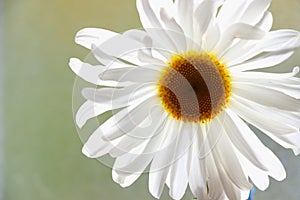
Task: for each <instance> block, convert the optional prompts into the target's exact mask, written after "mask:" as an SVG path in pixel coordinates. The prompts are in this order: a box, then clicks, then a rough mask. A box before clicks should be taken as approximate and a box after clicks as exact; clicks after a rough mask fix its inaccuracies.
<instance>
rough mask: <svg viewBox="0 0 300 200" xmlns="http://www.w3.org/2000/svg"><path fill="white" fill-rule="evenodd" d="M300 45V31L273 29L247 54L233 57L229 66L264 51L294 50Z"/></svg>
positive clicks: (284, 51) (283, 51)
mask: <svg viewBox="0 0 300 200" xmlns="http://www.w3.org/2000/svg"><path fill="white" fill-rule="evenodd" d="M299 46H300V32H298V31H295V30H289V29H286V30H284V29H283V30H277V31H271V32H269V33H267V34H266V36H265V37H264V38H263V39H262V40H259V41H258V42H257V44H256V46H255V47H254V48H252V50H251V51H249V52H248V53H246V54H242V55H240V56H237V57H236V59H232V60H231V61H230V62H229V63H227V65H228V66H234V65H237V64H240V63H242V62H245V61H247V60H249V59H251V58H253V57H255V56H257V55H259V54H261V53H263V52H274V53H279V52H282V53H286V52H287V51H293V50H295V49H296V48H297V47H299Z"/></svg>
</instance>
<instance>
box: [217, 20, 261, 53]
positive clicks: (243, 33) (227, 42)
mask: <svg viewBox="0 0 300 200" xmlns="http://www.w3.org/2000/svg"><path fill="white" fill-rule="evenodd" d="M264 36H265V32H264V31H262V30H260V29H259V28H257V27H255V26H251V25H248V24H244V23H236V24H233V25H231V26H230V27H228V28H227V29H226V30H225V31H224V33H223V35H222V38H221V39H220V41H219V43H218V45H217V46H216V50H215V53H216V54H217V55H219V56H221V55H222V54H224V53H225V50H227V49H228V48H229V47H230V46H231V45H232V43H233V41H234V39H236V38H239V39H242V40H258V39H261V38H263V37H264Z"/></svg>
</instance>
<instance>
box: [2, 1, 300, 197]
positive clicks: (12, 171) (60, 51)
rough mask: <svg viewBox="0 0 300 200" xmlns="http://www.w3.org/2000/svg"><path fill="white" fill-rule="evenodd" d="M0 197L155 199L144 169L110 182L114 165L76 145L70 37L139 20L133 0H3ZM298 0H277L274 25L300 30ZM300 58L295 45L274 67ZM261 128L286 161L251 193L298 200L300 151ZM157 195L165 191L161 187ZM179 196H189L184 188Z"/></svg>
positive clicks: (80, 51)
mask: <svg viewBox="0 0 300 200" xmlns="http://www.w3.org/2000/svg"><path fill="white" fill-rule="evenodd" d="M2 10H3V13H1V16H4V26H3V27H2V28H3V32H4V43H3V44H2V48H3V51H4V64H5V65H4V69H3V71H4V74H3V75H2V77H4V105H3V108H4V109H3V111H4V115H3V116H4V128H5V135H4V145H3V147H2V148H3V150H2V151H3V152H4V172H3V174H4V194H3V195H4V198H3V199H4V200H56V199H57V200H82V199H89V200H106V199H111V200H116V199H143V200H144V199H147V200H150V199H154V198H153V197H152V196H151V195H150V193H149V192H148V186H147V184H148V177H147V174H146V175H143V176H142V177H141V178H139V179H138V181H136V182H135V183H134V184H133V185H132V186H131V187H129V188H125V189H122V188H121V187H120V186H119V185H117V184H116V183H114V182H113V180H112V178H111V169H110V168H108V167H106V166H104V165H102V164H101V163H99V162H98V161H97V160H94V159H88V158H86V157H85V156H84V155H83V154H82V153H81V147H82V143H81V141H80V139H79V137H78V135H77V132H76V128H75V124H74V122H73V113H72V89H73V83H74V79H75V75H74V74H73V72H72V71H71V70H70V69H69V67H68V60H69V58H71V57H78V58H82V59H84V58H85V56H86V55H87V54H88V51H87V50H85V49H84V48H82V47H80V46H78V45H76V44H75V43H74V40H73V38H74V36H75V34H76V32H77V31H78V30H80V29H81V28H84V27H101V28H106V29H110V30H113V31H116V32H123V31H125V30H127V29H131V28H140V27H141V25H140V22H139V18H138V14H137V10H136V8H135V0H109V1H108V0H106V1H105V0H84V1H83V0H63V1H62V0H4V1H3V8H2ZM299 10H300V1H299V0H286V1H283V0H274V1H273V4H272V6H271V11H272V12H273V16H274V19H275V21H274V28H275V29H277V28H293V29H297V30H300V23H299V20H300V12H299ZM297 65H300V51H299V50H298V51H297V52H296V53H295V55H294V56H293V57H292V58H291V59H290V60H289V61H287V62H284V63H283V64H282V65H280V66H279V67H277V68H275V69H274V70H276V71H290V70H291V69H292V67H294V66H297ZM258 135H259V136H260V137H261V138H262V139H263V140H264V141H265V143H266V144H267V145H268V146H269V147H270V148H271V149H273V150H274V151H275V153H276V154H277V155H278V156H279V157H280V159H281V161H282V162H283V164H284V165H285V166H286V170H287V179H286V180H285V181H284V182H277V181H273V180H272V181H271V185H270V187H269V189H267V191H265V192H259V191H257V192H256V194H255V198H254V199H255V200H273V199H286V198H288V199H289V200H299V199H300V192H299V189H298V187H299V186H300V173H299V169H300V158H299V157H295V156H294V155H293V153H292V152H291V151H289V150H286V149H284V148H282V147H280V146H278V145H276V144H275V143H274V142H271V141H270V140H269V139H268V138H266V137H264V136H261V135H262V134H261V133H259V132H258ZM161 199H170V197H169V196H168V189H167V188H165V190H164V194H163V196H162V198H161ZM184 199H187V200H190V199H192V195H191V194H190V192H187V193H186V195H185V197H184Z"/></svg>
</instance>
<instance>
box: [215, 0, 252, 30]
mask: <svg viewBox="0 0 300 200" xmlns="http://www.w3.org/2000/svg"><path fill="white" fill-rule="evenodd" d="M246 8H247V0H226V1H225V2H224V4H223V6H222V7H221V9H220V11H219V13H218V16H217V21H218V24H219V26H220V29H221V32H223V31H224V30H226V29H227V28H228V27H229V26H231V25H232V24H234V23H237V22H239V20H240V18H241V16H242V14H243V13H244V11H245V10H246Z"/></svg>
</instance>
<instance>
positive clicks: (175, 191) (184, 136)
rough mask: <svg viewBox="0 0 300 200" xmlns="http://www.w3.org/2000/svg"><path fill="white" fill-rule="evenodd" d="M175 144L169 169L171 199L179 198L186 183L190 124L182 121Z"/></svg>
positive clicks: (191, 130) (190, 136) (190, 140)
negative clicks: (172, 161)
mask: <svg viewBox="0 0 300 200" xmlns="http://www.w3.org/2000/svg"><path fill="white" fill-rule="evenodd" d="M179 134H180V135H179V137H178V141H177V145H176V152H175V155H174V158H173V160H174V161H175V162H174V163H173V165H172V167H171V169H170V173H169V175H170V192H169V194H170V196H171V197H172V198H173V199H181V198H182V197H183V195H184V193H185V190H186V187H187V185H188V172H189V167H188V166H189V164H188V162H189V154H190V149H191V145H192V139H193V138H194V137H193V135H194V133H193V129H192V125H191V124H190V123H182V125H181V129H180V132H179Z"/></svg>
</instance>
